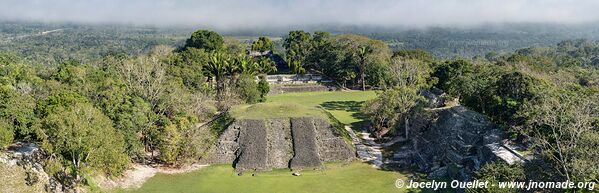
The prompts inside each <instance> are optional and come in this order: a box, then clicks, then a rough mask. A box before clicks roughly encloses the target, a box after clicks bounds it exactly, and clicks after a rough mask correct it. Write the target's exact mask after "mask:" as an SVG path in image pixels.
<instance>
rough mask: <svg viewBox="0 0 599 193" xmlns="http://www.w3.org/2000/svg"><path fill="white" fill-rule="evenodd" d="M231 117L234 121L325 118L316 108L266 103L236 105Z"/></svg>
mask: <svg viewBox="0 0 599 193" xmlns="http://www.w3.org/2000/svg"><path fill="white" fill-rule="evenodd" d="M230 113H231V116H233V117H235V118H236V119H267V118H286V117H306V116H316V117H326V115H325V114H324V113H323V111H322V110H321V109H319V108H317V107H313V106H305V105H301V104H298V103H282V102H266V103H258V104H253V105H238V106H235V107H233V108H231V111H230Z"/></svg>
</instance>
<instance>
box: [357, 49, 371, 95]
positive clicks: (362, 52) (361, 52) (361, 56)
mask: <svg viewBox="0 0 599 193" xmlns="http://www.w3.org/2000/svg"><path fill="white" fill-rule="evenodd" d="M371 52H372V50H371V49H370V47H369V46H359V47H358V60H359V61H358V62H359V65H360V83H359V84H361V86H362V90H366V81H364V79H365V76H366V75H365V74H366V72H365V71H366V57H367V56H368V54H370V53H371Z"/></svg>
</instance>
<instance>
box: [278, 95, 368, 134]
mask: <svg viewBox="0 0 599 193" xmlns="http://www.w3.org/2000/svg"><path fill="white" fill-rule="evenodd" d="M375 97H376V93H375V92H374V91H339V92H302V93H285V94H279V95H274V96H269V97H268V101H267V102H278V103H297V104H301V105H304V106H308V107H322V108H323V109H326V110H327V111H329V112H330V113H331V114H333V116H335V118H337V119H338V120H339V121H340V122H341V123H343V124H347V125H352V126H353V127H359V126H360V123H361V122H362V121H364V120H365V119H366V117H365V116H364V114H362V113H361V112H360V108H361V107H362V104H363V103H364V101H367V100H370V99H373V98H375Z"/></svg>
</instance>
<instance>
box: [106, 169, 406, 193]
mask: <svg viewBox="0 0 599 193" xmlns="http://www.w3.org/2000/svg"><path fill="white" fill-rule="evenodd" d="M326 167H327V169H326V170H323V171H304V172H302V175H301V176H292V175H291V172H290V171H289V170H275V171H271V172H264V173H257V175H256V176H251V175H250V174H249V173H246V174H244V175H243V176H237V174H236V173H235V172H234V170H233V168H231V166H230V165H215V166H209V167H207V168H203V169H200V170H198V171H195V172H191V173H187V174H176V175H168V174H158V175H157V176H155V177H153V178H151V179H150V180H149V181H147V182H146V183H145V184H144V185H143V187H142V188H140V189H137V190H132V191H131V192H145V193H150V192H178V193H186V192H207V193H210V192H219V193H220V192H244V193H245V192H247V193H252V192H257V193H269V192H289V193H293V192H312V193H317V192H323V193H335V192H340V193H347V192H356V193H358V192H377V193H378V192H406V190H404V189H398V188H396V187H395V185H394V183H395V180H396V179H398V178H402V179H405V178H404V177H403V176H402V175H401V174H400V173H397V172H390V171H383V170H377V169H373V168H372V167H371V166H370V165H368V164H365V163H357V162H355V163H350V164H348V165H344V164H341V163H331V164H326ZM117 192H128V191H126V190H119V191H117Z"/></svg>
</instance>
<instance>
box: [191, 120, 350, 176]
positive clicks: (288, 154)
mask: <svg viewBox="0 0 599 193" xmlns="http://www.w3.org/2000/svg"><path fill="white" fill-rule="evenodd" d="M354 158H355V151H354V150H353V148H351V146H349V145H348V144H347V143H345V140H343V138H342V137H340V135H339V134H337V133H335V129H334V128H333V127H332V126H331V124H329V123H328V121H327V120H325V119H322V118H314V117H297V118H280V119H264V120H251V119H243V120H236V121H235V122H234V123H233V124H231V125H230V126H229V127H228V128H227V129H226V130H225V132H224V133H223V134H222V135H221V136H220V137H219V139H218V141H217V142H216V143H215V145H214V146H213V148H211V150H210V151H209V153H208V155H207V157H206V158H204V159H203V160H201V161H202V162H203V163H209V164H232V165H233V166H234V167H235V169H236V170H238V171H247V170H270V169H273V168H292V169H307V168H318V167H320V166H322V163H323V162H332V161H348V160H352V159H354Z"/></svg>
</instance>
